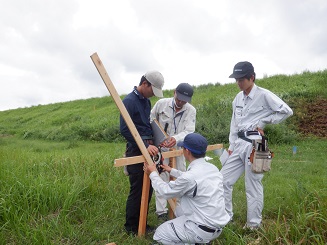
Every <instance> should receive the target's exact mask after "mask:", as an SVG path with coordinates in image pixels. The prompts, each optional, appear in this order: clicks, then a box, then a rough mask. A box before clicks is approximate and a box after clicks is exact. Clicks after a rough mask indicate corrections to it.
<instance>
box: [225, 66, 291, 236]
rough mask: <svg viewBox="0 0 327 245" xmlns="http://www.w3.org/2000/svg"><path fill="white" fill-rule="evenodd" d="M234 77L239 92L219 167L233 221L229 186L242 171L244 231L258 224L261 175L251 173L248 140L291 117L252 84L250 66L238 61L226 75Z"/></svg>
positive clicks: (285, 107) (277, 100)
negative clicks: (224, 159)
mask: <svg viewBox="0 0 327 245" xmlns="http://www.w3.org/2000/svg"><path fill="white" fill-rule="evenodd" d="M229 77H230V78H234V79H235V81H236V83H237V85H238V87H239V88H240V90H241V92H239V93H238V94H237V95H236V97H235V99H234V101H233V104H232V106H233V115H232V120H231V125H230V134H229V143H230V144H229V148H228V153H229V157H228V159H227V161H226V162H225V163H222V164H223V167H222V169H221V173H222V175H223V176H224V195H225V203H226V210H227V212H228V214H229V215H230V217H231V219H232V218H233V204H232V193H233V185H234V184H235V183H236V181H237V180H238V179H239V178H240V177H241V175H242V174H243V173H244V172H245V191H246V199H247V222H246V224H245V226H244V228H246V229H247V228H248V229H251V230H253V229H257V228H259V227H260V224H261V221H262V214H261V213H262V209H263V185H262V182H261V181H262V178H263V173H255V172H253V171H252V170H251V165H252V164H253V163H251V162H250V154H251V152H252V149H253V146H252V140H255V139H261V138H262V136H263V135H264V127H265V126H266V125H267V124H277V123H280V122H282V121H284V120H285V119H286V118H288V117H289V116H291V115H292V114H293V111H292V109H291V108H290V107H289V106H288V105H287V104H286V103H285V102H284V101H283V100H281V99H280V98H279V97H278V96H276V95H275V94H273V93H272V92H270V91H269V90H267V89H264V88H261V87H259V86H257V85H255V72H254V68H253V65H252V64H251V63H250V62H248V61H242V62H238V63H237V64H236V65H235V66H234V69H233V73H232V74H231V75H230V76H229Z"/></svg>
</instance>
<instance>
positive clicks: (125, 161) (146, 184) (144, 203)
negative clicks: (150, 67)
mask: <svg viewBox="0 0 327 245" xmlns="http://www.w3.org/2000/svg"><path fill="white" fill-rule="evenodd" d="M91 59H92V61H93V63H94V65H95V67H96V68H97V70H98V72H99V74H100V76H101V78H102V80H103V82H104V84H105V85H106V87H107V89H108V91H109V93H110V94H111V97H112V98H113V100H114V101H115V103H116V105H117V107H118V109H119V111H120V113H121V115H122V117H123V118H124V120H125V122H126V124H127V126H128V129H129V130H130V132H131V134H132V136H133V138H134V140H135V142H136V143H137V146H138V147H139V149H140V151H141V153H142V155H141V156H135V157H126V158H120V159H115V165H114V166H115V167H120V166H125V165H131V164H136V163H140V162H145V161H146V162H148V163H149V164H154V163H153V160H152V158H151V156H150V154H149V152H148V151H147V149H146V147H145V145H144V143H143V140H142V138H141V136H140V134H139V133H138V131H137V129H136V127H135V125H134V123H133V121H132V119H131V117H130V115H129V113H128V111H127V110H126V107H125V106H124V104H123V102H122V100H121V99H120V96H119V95H118V93H117V91H116V89H115V86H114V85H113V83H112V81H111V79H110V77H109V75H108V73H107V71H106V69H105V68H104V66H103V64H102V62H101V60H100V58H99V56H98V54H97V53H94V54H92V55H91ZM222 147H223V145H222V144H215V145H209V146H208V147H207V151H211V150H216V149H221V148H222ZM182 154H183V151H182V150H174V151H168V152H163V153H162V156H163V157H164V158H172V157H176V156H180V155H182ZM149 188H150V179H149V176H148V175H147V174H144V177H143V187H142V198H141V208H140V220H139V228H138V236H143V235H144V234H145V228H146V217H147V211H148V200H149ZM168 202H169V205H170V207H171V208H172V209H173V210H174V209H175V206H174V205H175V203H174V202H173V201H172V200H168Z"/></svg>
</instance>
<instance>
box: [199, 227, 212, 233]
mask: <svg viewBox="0 0 327 245" xmlns="http://www.w3.org/2000/svg"><path fill="white" fill-rule="evenodd" d="M198 226H199V228H200V229H201V230H204V231H206V232H211V233H215V231H216V230H214V229H211V228H209V227H206V226H204V225H198Z"/></svg>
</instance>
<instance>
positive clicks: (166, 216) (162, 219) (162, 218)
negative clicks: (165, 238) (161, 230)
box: [158, 213, 168, 221]
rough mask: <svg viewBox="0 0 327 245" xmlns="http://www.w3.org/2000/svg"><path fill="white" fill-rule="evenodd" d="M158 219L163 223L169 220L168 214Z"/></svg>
mask: <svg viewBox="0 0 327 245" xmlns="http://www.w3.org/2000/svg"><path fill="white" fill-rule="evenodd" d="M158 219H159V220H161V221H167V220H168V214H167V213H164V214H160V215H158Z"/></svg>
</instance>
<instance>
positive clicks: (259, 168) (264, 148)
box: [250, 136, 274, 173]
mask: <svg viewBox="0 0 327 245" xmlns="http://www.w3.org/2000/svg"><path fill="white" fill-rule="evenodd" d="M252 144H253V149H252V152H251V155H250V162H251V163H252V164H251V170H252V172H254V173H264V172H268V171H269V170H270V168H271V160H272V158H273V156H274V153H273V152H271V151H270V150H269V148H268V143H267V139H266V138H265V137H264V136H262V139H257V140H253V141H252Z"/></svg>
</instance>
